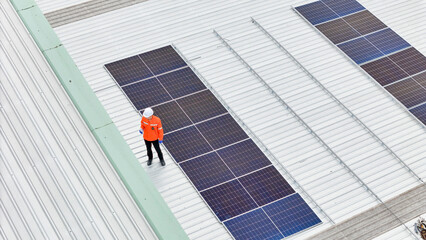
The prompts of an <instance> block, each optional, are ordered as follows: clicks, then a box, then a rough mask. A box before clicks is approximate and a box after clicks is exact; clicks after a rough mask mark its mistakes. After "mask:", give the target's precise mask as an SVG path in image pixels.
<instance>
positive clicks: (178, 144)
mask: <svg viewBox="0 0 426 240" xmlns="http://www.w3.org/2000/svg"><path fill="white" fill-rule="evenodd" d="M164 145H165V146H166V148H167V150H169V152H170V154H171V155H172V156H173V158H174V159H175V160H176V162H182V161H184V160H186V159H189V158H193V157H197V156H199V155H201V154H203V153H207V152H210V151H212V150H213V149H212V148H211V147H210V145H209V144H208V143H207V142H206V140H204V138H203V136H201V134H200V133H199V132H198V130H197V129H196V128H195V127H194V126H192V127H188V128H184V129H181V130H179V131H176V132H172V133H170V134H167V138H165V139H164Z"/></svg>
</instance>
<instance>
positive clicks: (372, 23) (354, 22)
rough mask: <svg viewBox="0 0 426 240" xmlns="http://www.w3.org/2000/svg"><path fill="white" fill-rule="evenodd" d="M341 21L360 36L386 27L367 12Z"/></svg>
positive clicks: (346, 17)
mask: <svg viewBox="0 0 426 240" xmlns="http://www.w3.org/2000/svg"><path fill="white" fill-rule="evenodd" d="M343 20H344V21H346V22H347V23H348V24H349V25H350V26H351V27H353V28H354V29H355V30H356V31H357V32H359V33H360V34H361V35H366V34H369V33H372V32H375V31H378V30H381V29H384V28H387V27H388V26H387V25H386V24H384V23H383V22H382V21H380V19H378V18H377V17H376V16H374V15H373V14H372V13H371V12H370V11H368V10H365V11H361V12H358V13H355V14H352V15H349V16H345V17H343Z"/></svg>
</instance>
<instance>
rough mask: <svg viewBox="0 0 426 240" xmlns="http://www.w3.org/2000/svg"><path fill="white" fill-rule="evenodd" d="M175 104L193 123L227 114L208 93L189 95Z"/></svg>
mask: <svg viewBox="0 0 426 240" xmlns="http://www.w3.org/2000/svg"><path fill="white" fill-rule="evenodd" d="M177 102H178V103H179V105H180V106H181V107H182V109H183V110H184V111H185V112H186V114H188V116H189V118H190V119H191V120H192V121H193V122H194V123H197V122H200V121H203V120H206V119H209V118H212V117H214V116H218V115H220V114H224V113H227V112H228V111H227V110H226V109H225V108H224V107H223V106H222V104H221V103H220V102H219V101H218V100H217V99H216V97H215V96H214V95H213V94H212V93H211V92H210V91H202V92H199V93H196V94H193V95H189V96H187V97H184V98H181V99H178V100H177Z"/></svg>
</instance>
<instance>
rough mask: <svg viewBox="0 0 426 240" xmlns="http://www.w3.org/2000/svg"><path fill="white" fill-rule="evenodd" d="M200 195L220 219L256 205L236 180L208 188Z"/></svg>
mask: <svg viewBox="0 0 426 240" xmlns="http://www.w3.org/2000/svg"><path fill="white" fill-rule="evenodd" d="M201 195H202V196H203V197H204V199H205V200H206V202H207V203H208V204H209V205H210V207H211V208H212V210H213V212H214V213H215V214H216V215H217V217H218V218H219V219H220V220H221V221H224V220H226V219H228V218H232V217H235V216H237V215H240V214H242V213H245V212H247V211H250V210H251V209H254V208H256V207H257V205H256V203H255V202H254V201H253V199H251V197H250V196H249V195H248V193H247V192H246V191H245V190H244V188H243V186H242V185H241V184H240V183H239V182H238V180H233V181H230V182H227V183H224V184H221V185H219V186H216V187H214V188H210V189H208V190H206V191H203V192H201Z"/></svg>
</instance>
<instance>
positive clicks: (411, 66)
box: [389, 47, 426, 75]
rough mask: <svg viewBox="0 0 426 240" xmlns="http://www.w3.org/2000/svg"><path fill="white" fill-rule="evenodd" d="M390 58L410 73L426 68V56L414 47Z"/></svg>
mask: <svg viewBox="0 0 426 240" xmlns="http://www.w3.org/2000/svg"><path fill="white" fill-rule="evenodd" d="M389 59H390V60H392V61H393V62H394V63H395V64H397V65H398V66H399V67H400V68H401V69H402V70H404V71H405V72H406V73H408V74H409V75H414V74H416V73H419V72H423V71H425V70H426V57H425V56H424V55H423V54H421V53H420V52H419V51H417V49H415V48H413V47H412V48H408V49H406V50H403V51H401V52H398V53H395V54H392V55H390V56H389Z"/></svg>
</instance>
